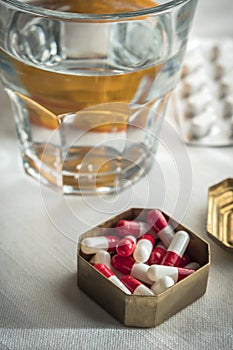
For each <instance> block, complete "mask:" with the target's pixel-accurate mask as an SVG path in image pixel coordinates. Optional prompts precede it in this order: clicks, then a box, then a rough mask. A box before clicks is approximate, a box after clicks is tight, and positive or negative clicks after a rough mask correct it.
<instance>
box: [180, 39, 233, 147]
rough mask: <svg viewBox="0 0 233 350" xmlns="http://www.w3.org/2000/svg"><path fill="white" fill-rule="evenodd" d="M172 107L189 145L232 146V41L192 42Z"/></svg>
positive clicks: (207, 40)
mask: <svg viewBox="0 0 233 350" xmlns="http://www.w3.org/2000/svg"><path fill="white" fill-rule="evenodd" d="M173 104H174V110H175V116H176V120H177V123H178V125H179V127H180V130H181V133H182V135H183V137H184V140H185V141H186V142H187V143H190V144H193V145H203V146H228V145H233V131H232V130H233V126H232V125H233V39H232V38H221V40H219V41H218V40H215V39H210V38H200V39H197V38H195V39H194V40H191V43H190V44H189V45H188V52H187V53H186V55H185V59H184V65H183V71H182V74H181V81H180V83H179V84H178V86H177V88H176V89H175V91H174V94H173Z"/></svg>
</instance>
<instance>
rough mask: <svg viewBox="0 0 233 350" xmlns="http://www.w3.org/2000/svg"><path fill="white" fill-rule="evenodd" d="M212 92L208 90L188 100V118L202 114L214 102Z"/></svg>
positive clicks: (193, 95) (199, 92)
mask: <svg viewBox="0 0 233 350" xmlns="http://www.w3.org/2000/svg"><path fill="white" fill-rule="evenodd" d="M212 98H213V97H212V96H211V94H210V91H209V90H208V89H207V88H204V89H202V90H201V91H198V92H197V93H194V94H192V95H191V96H189V97H188V98H187V100H186V116H187V117H193V116H195V115H198V114H200V113H202V112H203V111H204V110H205V108H206V106H208V105H209V104H210V102H211V100H212Z"/></svg>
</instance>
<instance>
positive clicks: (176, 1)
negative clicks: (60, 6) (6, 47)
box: [0, 0, 192, 21]
mask: <svg viewBox="0 0 233 350" xmlns="http://www.w3.org/2000/svg"><path fill="white" fill-rule="evenodd" d="M190 1H192V0H169V1H168V2H166V3H164V4H163V3H162V4H159V5H157V6H154V7H149V8H145V9H140V10H136V11H128V12H119V13H109V14H88V13H77V12H65V11H59V10H52V9H46V8H43V7H40V6H34V5H31V4H27V3H25V2H21V1H19V0H0V3H1V2H2V3H5V4H8V5H10V6H11V7H13V8H17V9H19V10H22V11H24V12H27V13H30V14H34V15H40V16H42V17H50V18H54V19H63V20H73V21H75V20H76V21H78V20H80V21H82V20H88V21H95V20H102V21H111V20H124V19H127V18H137V17H140V16H146V15H153V14H155V15H156V14H159V13H162V12H166V11H167V10H169V9H172V8H175V7H177V6H179V5H182V4H184V3H187V2H190Z"/></svg>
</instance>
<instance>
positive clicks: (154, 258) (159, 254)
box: [147, 242, 167, 265]
mask: <svg viewBox="0 0 233 350" xmlns="http://www.w3.org/2000/svg"><path fill="white" fill-rule="evenodd" d="M166 251H167V250H166V248H165V245H164V244H163V243H161V242H160V243H158V244H157V245H156V246H155V247H154V249H153V250H152V252H151V255H150V257H149V260H148V261H147V264H148V265H153V264H160V263H161V261H162V258H163V256H164V254H165V253H166Z"/></svg>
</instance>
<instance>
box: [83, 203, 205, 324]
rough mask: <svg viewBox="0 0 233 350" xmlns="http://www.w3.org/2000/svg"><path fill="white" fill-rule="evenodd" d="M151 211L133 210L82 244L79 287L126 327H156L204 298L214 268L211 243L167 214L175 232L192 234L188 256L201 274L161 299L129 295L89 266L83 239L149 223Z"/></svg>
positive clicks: (102, 226)
mask: <svg viewBox="0 0 233 350" xmlns="http://www.w3.org/2000/svg"><path fill="white" fill-rule="evenodd" d="M149 210H151V209H140V208H132V209H129V210H127V211H125V212H123V213H121V214H119V215H117V216H115V217H113V218H111V219H109V220H108V221H106V222H104V223H102V224H100V225H98V227H94V228H92V229H91V230H89V231H88V232H86V233H84V234H83V235H82V236H81V237H80V240H79V245H78V286H79V287H80V288H81V289H82V290H83V291H84V292H85V293H86V294H88V295H89V296H90V297H91V298H92V299H94V300H95V301H96V302H97V303H98V304H99V305H101V306H102V307H103V308H104V309H105V310H107V311H108V312H109V313H110V314H112V315H113V316H114V317H115V318H116V319H118V320H119V321H120V322H121V323H123V324H124V325H125V326H132V327H155V326H157V325H159V324H161V323H162V322H163V321H165V320H167V319H168V318H169V317H171V316H172V315H174V314H175V313H177V312H178V311H180V310H182V309H183V308H185V307H186V306H188V305H190V304H191V303H192V302H194V301H195V300H196V299H198V298H200V297H201V296H202V295H203V294H204V293H205V291H206V287H207V280H208V272H209V265H210V252H209V245H208V243H207V242H206V241H204V240H203V239H202V238H200V237H199V236H197V235H196V234H194V233H193V232H191V231H190V230H189V229H187V228H186V227H184V226H182V225H180V224H178V223H177V222H176V221H175V220H173V219H171V218H170V217H169V216H168V215H166V214H165V213H164V215H166V217H167V218H168V219H169V220H170V222H171V224H172V226H173V227H176V229H175V231H178V230H185V231H187V232H188V233H189V235H190V242H189V245H188V248H187V253H188V254H189V256H190V258H191V260H192V261H196V262H198V263H199V264H200V265H201V267H200V268H199V269H198V270H197V271H195V272H194V273H193V274H191V275H190V276H188V277H186V278H185V279H183V280H181V281H180V282H178V283H176V284H175V285H174V286H173V287H171V288H169V289H168V290H166V291H165V292H163V293H161V294H159V295H157V296H138V295H127V294H125V293H124V292H122V291H121V290H120V289H119V288H118V287H116V286H115V285H114V284H113V283H112V282H111V281H109V280H108V279H107V278H106V277H104V276H103V275H102V274H100V273H99V272H98V271H97V270H96V269H95V268H94V267H93V266H92V265H91V264H90V263H89V262H88V260H89V259H90V258H91V256H87V255H85V254H83V253H82V252H81V250H80V242H81V240H82V239H83V238H85V237H91V236H98V235H103V230H105V228H106V232H107V230H108V228H112V227H114V226H115V224H116V222H117V221H119V220H121V219H127V220H134V219H135V218H139V217H140V220H141V221H142V220H144V221H146V215H147V213H148V211H149Z"/></svg>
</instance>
